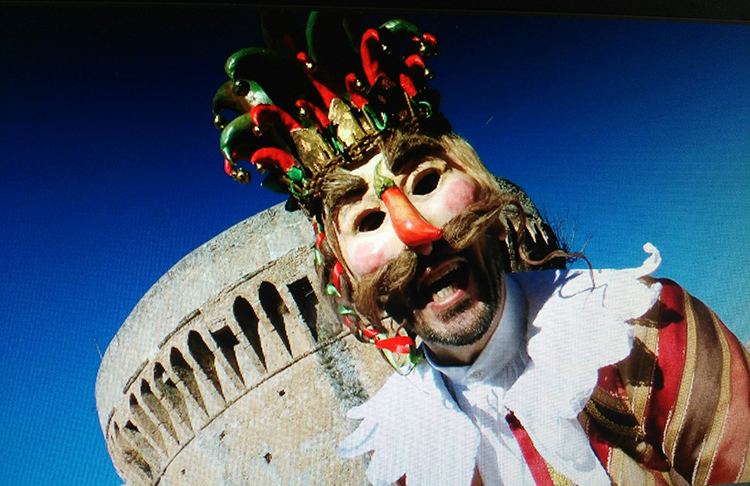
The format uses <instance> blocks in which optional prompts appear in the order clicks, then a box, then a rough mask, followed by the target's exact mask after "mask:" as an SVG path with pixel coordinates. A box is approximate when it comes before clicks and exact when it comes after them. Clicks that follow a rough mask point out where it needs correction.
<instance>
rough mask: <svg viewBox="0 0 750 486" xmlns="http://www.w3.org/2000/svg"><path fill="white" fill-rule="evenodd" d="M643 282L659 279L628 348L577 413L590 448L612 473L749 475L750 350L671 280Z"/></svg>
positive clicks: (701, 477)
mask: <svg viewBox="0 0 750 486" xmlns="http://www.w3.org/2000/svg"><path fill="white" fill-rule="evenodd" d="M645 281H646V283H647V284H654V283H656V282H658V283H660V284H661V286H662V291H661V294H660V297H659V300H658V301H657V303H656V304H655V305H654V306H653V307H652V308H651V310H650V311H649V312H647V313H646V314H645V315H643V316H642V317H640V318H639V319H636V320H635V321H634V325H635V341H634V345H633V350H632V352H631V354H630V356H629V357H628V358H626V359H625V360H623V361H621V362H620V363H618V364H617V365H613V366H609V367H606V368H603V369H602V370H600V374H599V382H598V385H597V388H596V389H595V392H594V394H593V395H592V399H591V400H590V401H589V403H588V404H587V406H586V410H585V413H584V414H582V418H581V421H582V422H583V423H584V427H585V428H586V430H587V432H588V433H589V437H590V438H591V443H592V446H593V447H594V450H595V451H596V453H597V455H598V456H599V459H600V461H601V462H602V464H604V465H605V467H606V468H607V470H608V471H609V473H610V476H612V478H613V479H616V478H618V477H620V478H621V479H623V478H625V477H626V476H627V477H629V478H630V479H631V480H632V479H633V478H634V474H633V471H636V472H637V473H640V474H644V473H647V474H648V475H649V476H652V477H654V478H655V479H656V484H685V483H688V484H724V483H734V482H745V481H750V447H749V445H750V356H749V355H748V352H747V350H746V349H745V347H744V346H742V344H741V343H740V342H739V340H738V339H737V338H736V337H735V336H734V335H733V334H732V333H731V332H730V331H729V330H728V329H727V328H726V326H725V325H724V324H723V323H722V322H721V320H720V319H719V318H718V317H717V316H716V314H715V313H714V312H713V311H712V310H711V309H709V308H708V307H707V306H706V305H705V304H704V303H703V302H701V301H700V300H698V299H696V298H695V297H693V296H691V295H690V294H688V293H687V292H686V291H685V290H684V289H683V288H682V287H680V286H679V285H677V284H676V283H675V282H673V281H671V280H667V279H653V278H650V277H647V278H646V280H645ZM615 444H617V445H616V446H615ZM633 461H635V462H636V463H638V464H639V465H640V468H639V467H637V466H636V467H635V468H633V466H634V465H633ZM627 471H630V472H627ZM636 476H637V474H636ZM683 480H684V482H683ZM615 483H616V484H628V483H627V480H625V479H623V480H622V482H618V481H615Z"/></svg>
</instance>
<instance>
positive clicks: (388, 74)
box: [213, 12, 450, 218]
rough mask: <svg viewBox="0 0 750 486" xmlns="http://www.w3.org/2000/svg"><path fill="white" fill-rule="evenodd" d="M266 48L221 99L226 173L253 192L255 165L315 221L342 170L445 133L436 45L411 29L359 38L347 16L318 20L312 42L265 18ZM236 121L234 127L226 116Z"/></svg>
mask: <svg viewBox="0 0 750 486" xmlns="http://www.w3.org/2000/svg"><path fill="white" fill-rule="evenodd" d="M263 20H264V24H263V31H264V37H265V39H266V43H267V44H268V46H269V47H266V48H253V47H251V48H246V49H242V50H240V51H238V52H236V53H235V54H233V55H232V56H231V57H230V58H229V59H228V60H227V62H226V64H225V70H226V73H227V75H228V76H229V78H230V80H229V81H227V82H226V83H224V84H223V85H222V86H221V87H220V88H219V90H218V91H217V93H216V95H215V96H214V99H213V111H214V116H215V119H214V122H215V125H216V126H217V127H218V128H220V129H222V134H221V150H222V152H223V154H224V160H225V161H224V168H225V170H226V172H227V174H229V175H230V176H232V177H233V178H234V179H235V180H237V181H239V182H242V183H246V182H248V181H249V180H250V172H248V170H247V169H246V168H244V167H242V166H241V165H240V164H239V162H240V161H244V160H248V161H250V162H251V163H252V164H253V165H254V166H255V167H256V168H257V169H258V170H259V171H260V172H268V175H267V176H266V179H265V180H264V181H263V185H264V186H265V187H267V188H269V189H271V190H274V191H277V192H288V193H289V194H290V195H291V196H292V197H291V198H290V204H292V205H293V206H294V205H299V206H300V207H302V209H303V210H304V211H305V212H306V213H307V214H308V216H310V217H311V218H313V217H315V216H316V215H317V214H318V212H319V211H320V209H321V208H320V201H321V194H320V186H321V182H322V180H323V179H324V178H325V176H326V174H327V173H328V172H329V171H331V170H334V169H336V168H337V167H341V166H344V167H349V166H352V165H354V164H358V163H360V162H362V161H364V160H365V159H366V158H368V157H369V156H371V155H372V154H373V153H374V152H375V151H377V150H378V146H379V143H380V140H381V139H382V137H383V136H384V135H385V134H387V133H389V132H393V131H395V130H419V131H424V132H429V133H445V132H448V131H450V127H449V125H448V123H447V121H446V120H445V118H444V117H443V116H442V115H441V114H440V113H439V106H438V104H439V94H438V93H437V91H434V90H430V89H429V88H428V87H427V80H428V79H429V78H430V72H429V70H428V69H427V68H426V66H425V59H426V58H429V57H431V56H433V55H435V54H436V53H437V40H436V39H435V37H434V36H432V35H430V34H426V33H422V32H421V31H420V30H419V29H418V28H417V27H416V26H415V25H414V24H411V23H409V22H407V21H404V20H393V21H389V22H386V23H384V24H383V25H382V26H381V27H380V28H379V29H377V30H376V29H369V30H366V31H364V32H363V33H360V32H358V31H357V29H356V27H355V26H354V23H353V22H352V21H350V19H347V18H343V19H342V18H341V17H340V16H331V15H324V14H321V13H316V12H314V13H312V14H311V15H310V18H309V20H308V23H307V29H306V39H305V41H304V42H303V41H302V40H301V39H298V38H295V36H294V34H295V32H294V31H293V29H290V28H288V27H289V23H288V21H286V18H285V19H284V20H282V18H281V17H279V18H276V17H273V16H270V15H268V14H266V15H265V16H264V19H263ZM227 110H229V111H233V112H235V113H236V115H237V116H236V118H234V119H232V120H231V121H229V122H227V118H226V116H225V113H226V111H227Z"/></svg>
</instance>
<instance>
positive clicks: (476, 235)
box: [353, 193, 520, 344]
mask: <svg viewBox="0 0 750 486" xmlns="http://www.w3.org/2000/svg"><path fill="white" fill-rule="evenodd" d="M508 204H517V205H518V206H519V207H520V203H518V201H517V200H516V199H515V198H514V197H513V196H509V195H503V194H498V193H491V195H490V196H488V197H486V198H484V199H482V200H481V201H478V202H475V203H473V204H471V205H469V206H468V207H467V208H466V209H464V210H463V211H462V212H461V213H459V214H458V215H456V216H455V217H453V218H452V219H451V220H450V221H449V222H448V223H446V225H445V226H444V228H443V240H441V241H438V242H435V243H434V244H433V251H432V253H431V254H430V255H428V256H427V257H419V256H418V255H417V254H416V253H415V252H414V251H412V250H410V249H405V250H404V251H402V252H401V253H400V254H399V255H398V257H396V258H395V259H393V260H391V261H389V262H387V263H386V264H385V265H383V266H382V267H381V268H380V269H379V270H378V271H377V272H375V273H373V274H371V275H367V276H365V277H363V278H362V279H360V281H359V283H358V285H357V287H356V289H355V291H354V295H353V299H354V302H355V305H356V308H357V310H358V311H359V312H360V313H361V314H363V315H364V316H367V318H368V320H369V321H370V322H371V323H372V324H374V325H376V326H377V324H378V323H380V322H381V317H382V315H383V311H385V312H386V313H387V314H388V315H389V316H390V317H391V318H392V319H393V320H394V321H395V322H396V323H397V324H398V325H403V326H404V327H405V328H406V329H407V330H410V329H412V325H413V321H414V310H415V303H414V299H413V298H412V297H411V296H412V295H415V291H416V289H415V288H414V285H413V281H414V276H415V275H416V274H417V270H418V268H419V267H420V266H424V265H425V264H424V260H432V261H434V260H439V259H441V258H443V257H444V256H445V255H447V254H454V253H458V252H460V251H463V250H465V249H467V248H469V247H470V246H472V245H473V244H474V243H476V242H478V241H479V240H480V239H481V238H483V237H484V236H485V235H486V234H487V233H488V231H491V230H492V229H493V228H495V231H492V233H494V238H495V239H498V238H502V237H503V236H504V235H505V228H504V226H502V223H501V222H500V213H501V212H502V210H503V208H505V207H506V206H507V205H508ZM486 263H487V264H492V266H493V267H497V268H496V269H488V271H489V272H495V271H497V272H501V271H502V270H501V268H500V267H501V266H500V265H499V264H497V265H496V264H495V263H496V262H486ZM485 327H486V326H485ZM385 330H386V331H387V329H385ZM485 330H486V329H485ZM423 337H427V336H423ZM463 344H467V343H463Z"/></svg>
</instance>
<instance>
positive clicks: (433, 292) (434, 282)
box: [417, 258, 469, 305]
mask: <svg viewBox="0 0 750 486" xmlns="http://www.w3.org/2000/svg"><path fill="white" fill-rule="evenodd" d="M468 283H469V264H468V262H467V261H466V260H464V259H463V258H453V259H451V260H448V261H445V262H442V263H440V264H439V265H437V266H434V267H427V268H426V269H425V271H424V274H423V275H422V277H421V278H420V279H419V282H418V284H417V289H418V294H419V297H420V300H422V302H423V303H424V304H430V303H432V304H436V305H440V304H448V303H449V301H451V300H453V299H456V298H459V297H460V296H461V295H463V293H464V291H465V290H466V287H467V286H468Z"/></svg>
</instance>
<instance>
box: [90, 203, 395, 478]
mask: <svg viewBox="0 0 750 486" xmlns="http://www.w3.org/2000/svg"><path fill="white" fill-rule="evenodd" d="M313 243H314V236H313V233H312V230H311V229H310V228H309V223H308V222H307V221H306V220H305V219H304V217H303V216H301V215H299V214H295V213H286V212H284V211H283V209H281V208H280V207H275V208H272V209H270V210H268V211H266V212H264V213H260V214H259V215H257V216H254V217H253V218H250V219H249V220H247V221H245V222H243V223H240V224H239V225H237V226H235V227H233V228H231V229H229V230H227V231H226V232H225V233H223V234H222V235H220V236H218V237H217V238H215V239H213V240H211V241H210V242H208V243H206V244H205V245H203V246H202V247H200V248H199V249H197V250H196V251H194V252H193V253H191V254H190V255H188V256H187V257H186V258H185V259H183V260H182V261H180V262H179V263H178V264H177V265H175V267H173V268H172V269H171V270H170V271H169V272H168V273H167V274H166V275H165V276H164V277H162V279H160V280H159V282H157V283H156V284H155V285H154V287H153V288H152V289H151V290H150V291H149V292H148V293H147V294H146V295H145V296H144V298H143V299H142V300H141V302H139V304H138V305H137V306H136V308H135V309H134V310H133V312H132V313H131V315H130V316H129V317H128V319H127V320H126V322H125V323H124V324H123V326H122V328H121V329H120V331H119V332H118V334H117V336H116V337H115V339H114V340H113V342H112V343H111V344H110V346H109V348H108V349H107V352H106V354H105V356H104V359H103V361H102V366H101V368H100V371H99V375H98V377H97V409H98V411H99V417H100V423H101V426H102V431H103V433H104V435H105V438H106V442H107V447H108V449H109V452H110V455H111V457H112V460H113V463H114V465H115V467H116V469H117V471H118V473H119V474H120V475H121V476H122V477H123V479H125V481H126V482H127V483H128V484H130V485H134V486H135V485H144V486H145V485H155V484H161V485H167V484H171V485H174V484H191V485H204V484H205V485H239V484H363V483H364V481H365V479H364V466H365V464H364V460H360V461H341V460H339V459H338V458H336V457H335V455H334V450H335V447H336V445H337V444H338V443H339V442H340V441H341V440H342V439H343V437H345V436H346V435H347V434H348V433H349V432H350V430H351V428H352V424H351V423H350V422H349V421H348V420H347V419H346V417H345V412H346V410H348V409H349V408H351V407H352V406H354V405H356V404H358V403H361V402H362V401H364V400H365V399H366V398H367V397H368V396H369V395H370V394H372V393H374V391H375V390H377V389H378V388H379V387H380V385H381V384H382V382H383V381H384V379H385V378H386V377H387V376H388V375H389V374H390V373H391V370H390V368H389V367H388V365H387V364H386V363H385V362H384V360H382V358H380V356H379V355H378V353H377V351H375V350H374V349H372V348H371V347H367V346H364V345H361V344H359V343H357V342H356V341H355V340H354V339H353V338H352V337H350V336H348V333H345V332H343V330H342V329H341V327H340V326H339V325H338V323H337V321H336V319H335V318H334V316H333V314H332V312H331V311H330V309H329V308H328V306H327V305H326V304H325V303H324V302H322V296H320V295H318V293H317V289H318V288H319V286H318V281H317V274H316V273H315V271H314V266H313V256H312V246H313Z"/></svg>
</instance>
